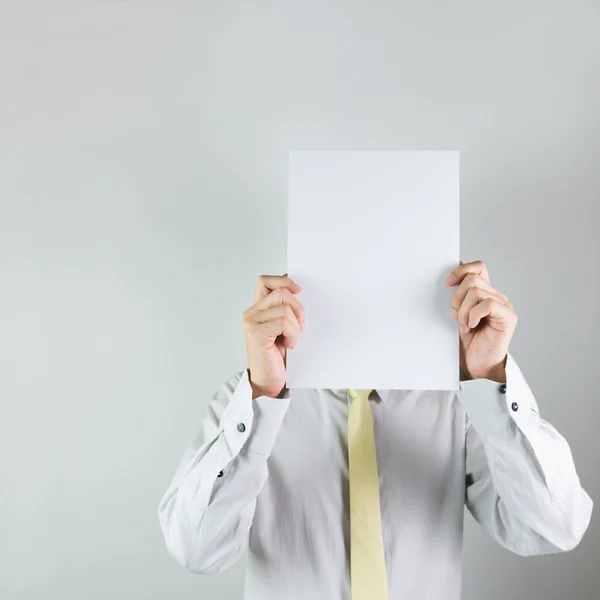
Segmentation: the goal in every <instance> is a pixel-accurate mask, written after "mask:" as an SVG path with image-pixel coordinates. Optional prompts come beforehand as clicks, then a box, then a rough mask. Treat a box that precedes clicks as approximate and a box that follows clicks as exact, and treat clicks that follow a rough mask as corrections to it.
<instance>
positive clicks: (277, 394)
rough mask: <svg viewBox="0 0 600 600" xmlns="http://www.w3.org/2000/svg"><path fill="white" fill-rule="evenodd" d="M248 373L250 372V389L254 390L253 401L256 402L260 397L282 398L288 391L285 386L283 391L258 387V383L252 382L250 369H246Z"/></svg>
mask: <svg viewBox="0 0 600 600" xmlns="http://www.w3.org/2000/svg"><path fill="white" fill-rule="evenodd" d="M246 371H248V381H249V383H250V387H251V388H252V400H256V398H258V397H260V396H268V397H269V398H281V396H282V395H283V393H284V392H285V390H286V389H287V388H286V387H285V385H284V386H283V388H282V389H281V390H274V389H272V388H268V387H265V386H261V385H258V384H257V383H255V382H254V381H252V376H251V373H250V369H249V368H248V367H247V368H246Z"/></svg>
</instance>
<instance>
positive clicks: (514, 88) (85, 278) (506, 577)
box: [0, 0, 600, 600]
mask: <svg viewBox="0 0 600 600" xmlns="http://www.w3.org/2000/svg"><path fill="white" fill-rule="evenodd" d="M599 31H600V3H598V2H597V1H587V2H586V1H582V0H576V1H573V0H569V1H568V2H567V1H565V2H558V1H552V2H548V1H542V0H536V1H527V0H525V1H523V0H520V1H519V2H514V1H513V2H495V3H489V2H465V1H459V2H441V1H440V2H431V1H428V2H424V1H422V0H421V1H418V2H417V1H414V2H411V3H403V2H399V1H398V0H394V1H393V2H392V1H389V2H383V1H379V0H378V1H373V0H370V1H368V2H367V1H366V0H363V1H361V2H356V1H353V2H350V1H348V0H346V1H344V2H342V1H341V0H340V1H337V2H335V1H332V0H326V1H324V0H319V1H316V0H310V1H308V0H302V1H297V2H284V1H281V0H280V1H279V2H269V3H268V2H263V1H256V0H255V1H253V2H198V1H196V2H191V1H190V2H183V1H170V2H163V3H160V4H159V3H153V2H141V1H128V2H125V1H117V0H113V1H104V2H100V1H95V2H92V1H90V0H85V1H84V0H78V1H77V2H75V1H73V2H67V1H66V0H54V1H53V2H44V1H42V0H38V1H37V2H32V1H25V0H3V1H2V4H1V6H0V94H1V96H0V266H1V270H0V361H1V362H0V367H1V373H0V402H1V418H0V444H1V446H0V474H1V477H2V479H1V482H0V519H1V521H0V525H1V529H0V552H1V554H0V597H2V599H3V600H4V599H6V600H36V599H44V600H46V599H47V600H75V599H77V600H79V599H80V598H86V599H87V600H97V599H102V600H105V599H107V598H127V599H128V600H154V599H161V600H167V599H171V598H178V599H179V600H184V599H188V598H189V599H193V598H207V599H212V598H224V599H228V600H229V599H231V600H233V599H236V598H240V596H241V590H242V582H243V564H240V565H238V566H236V567H235V568H234V569H233V570H232V571H230V572H229V573H227V574H224V575H206V576H196V575H191V574H187V573H186V572H185V571H184V570H183V569H182V568H181V567H179V566H178V565H177V564H176V563H175V562H174V561H173V560H171V559H170V558H169V557H168V556H167V555H166V550H165V549H164V546H163V543H162V537H161V533H160V530H159V526H158V520H157V517H156V508H157V504H158V501H159V500H160V497H161V496H162V494H163V492H164V491H165V489H166V486H167V485H168V483H169V480H170V477H171V475H172V473H173V471H174V469H175V466H176V464H177V462H178V461H179V458H180V456H181V454H182V452H183V450H184V448H185V446H186V445H187V443H188V442H189V441H190V439H191V437H192V435H193V434H194V432H195V431H196V430H197V427H198V424H199V422H200V420H201V418H202V417H203V416H204V411H205V407H206V402H207V399H208V398H209V396H210V395H211V394H212V392H213V391H214V390H215V389H216V387H217V386H218V385H219V384H220V383H221V382H222V381H223V380H224V379H226V378H227V377H229V376H230V375H231V374H232V373H233V372H234V371H237V370H239V369H242V368H244V366H245V347H244V342H243V334H242V327H241V313H242V311H243V310H244V309H245V308H247V307H248V306H249V304H250V303H251V301H252V295H253V290H254V283H255V278H256V276H257V275H258V274H260V273H282V272H284V271H285V268H286V256H285V248H286V245H285V244H286V232H285V228H286V161H287V151H288V150H289V149H362V150H368V149H384V150H387V149H408V150H418V149H452V150H453V149H459V150H461V206H462V215H461V255H462V258H463V260H474V259H478V258H483V259H485V260H486V261H487V262H488V263H489V266H490V270H491V273H492V281H493V283H494V284H495V285H496V286H497V287H498V288H500V289H501V290H503V291H504V292H506V293H507V294H508V295H509V297H510V298H511V300H512V302H513V303H514V305H515V307H516V310H517V311H518V313H519V316H520V323H519V326H518V329H517V334H516V337H515V339H514V342H513V346H512V350H513V353H514V355H515V357H516V359H517V360H518V362H519V364H520V366H521V367H522V369H523V371H524V373H525V375H526V377H527V378H528V381H529V383H530V385H531V386H532V388H533V390H534V392H535V393H536V395H537V398H538V400H539V404H540V407H541V409H542V414H543V416H544V417H545V418H546V419H547V420H549V421H550V422H551V423H553V424H554V425H555V426H556V427H557V428H558V429H559V431H561V433H563V435H564V436H565V437H566V438H567V439H568V440H569V442H570V444H571V447H572V451H573V454H574V456H575V460H576V463H577V465H578V471H579V474H580V476H581V479H582V481H583V483H584V485H585V487H586V489H587V491H588V492H589V493H590V495H591V496H592V498H593V499H594V500H596V502H598V501H599V500H600V476H599V474H598V467H597V464H598V463H597V460H596V458H594V457H595V456H597V455H598V452H599V451H600V445H599V441H598V440H599V436H598V433H597V428H598V426H597V423H598V420H599V419H600V408H599V403H598V386H599V383H598V358H599V355H600V352H599V342H598V339H599V333H600V331H599V328H598V297H599V296H600V289H599V285H598V275H597V274H598V266H597V265H598V259H599V258H600V248H599V245H600V242H599V237H598V221H599V216H600V214H599V208H598V200H599V192H600V169H599V168H598V157H599V151H600V119H599V111H598V105H599V96H600V94H599V93H600V52H599V51H600V35H598V32H599ZM398 235H399V236H401V235H402V224H401V223H399V224H398ZM390 276H391V277H393V273H391V274H390ZM598 531H599V518H598V514H597V511H596V513H595V514H594V516H593V518H592V523H591V525H590V529H589V530H588V533H587V535H586V537H585V538H584V541H583V542H582V544H581V545H580V546H579V547H578V548H577V549H576V550H575V551H573V552H572V553H569V554H565V555H562V556H551V557H542V558H532V559H522V558H519V557H516V556H512V555H510V554H509V553H508V552H506V551H505V550H502V549H501V548H500V547H496V546H495V545H494V543H493V542H492V541H491V540H490V539H488V537H487V536H486V534H485V533H484V532H483V530H480V529H479V528H478V526H476V525H475V524H474V522H473V520H472V519H471V518H469V519H467V524H466V541H465V544H466V547H465V553H464V562H465V577H464V598H465V600H479V599H482V598H485V599H486V600H511V599H521V598H522V599H528V600H529V599H531V598H543V599H552V600H554V599H555V600H564V599H565V598H569V599H573V600H579V599H581V600H583V599H593V598H597V594H598V592H597V590H598V589H599V588H600V569H599V568H598V566H599V565H598V558H597V557H598V556H599V555H600V539H599V535H598Z"/></svg>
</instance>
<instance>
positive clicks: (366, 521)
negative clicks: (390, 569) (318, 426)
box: [348, 390, 388, 600]
mask: <svg viewBox="0 0 600 600" xmlns="http://www.w3.org/2000/svg"><path fill="white" fill-rule="evenodd" d="M371 391H372V390H348V393H349V394H350V397H351V398H352V403H351V404H350V411H349V415H348V459H349V467H350V584H351V590H352V600H388V586H387V575H386V570H385V560H384V554H383V537H382V534H381V512H380V508H379V478H378V476H377V458H376V455H375V434H374V432H373V417H372V414H371V406H370V405H369V400H368V398H369V394H370V393H371Z"/></svg>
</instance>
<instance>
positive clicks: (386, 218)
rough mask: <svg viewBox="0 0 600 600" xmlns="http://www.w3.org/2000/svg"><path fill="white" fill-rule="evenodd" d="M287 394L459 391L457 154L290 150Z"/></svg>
mask: <svg viewBox="0 0 600 600" xmlns="http://www.w3.org/2000/svg"><path fill="white" fill-rule="evenodd" d="M288 186H289V187H288V248H287V265H288V268H287V272H288V275H289V276H290V277H291V278H292V279H294V280H295V281H297V282H298V283H299V284H300V285H301V286H302V292H301V293H300V294H298V299H299V300H300V301H301V302H302V304H303V305H304V307H305V310H306V329H305V331H304V332H302V334H301V335H300V339H299V342H298V344H297V346H296V348H294V349H292V350H288V353H287V386H288V387H289V388H328V389H345V388H359V389H371V388H373V389H431V390H458V389H459V385H458V381H459V345H458V344H459V342H458V324H457V322H456V321H455V320H453V319H452V317H451V310H450V308H451V306H450V297H451V294H452V292H453V290H454V288H448V287H447V286H446V285H445V284H444V282H443V278H444V276H445V275H446V274H447V273H448V272H449V271H450V270H451V269H453V268H454V267H455V266H457V265H458V264H459V153H458V152H447V151H440V152H387V151H382V152H379V151H377V152H368V151H365V152H363V151H356V152H354V151H351V152H350V151H348V152H321V151H318V152H290V155H289V181H288Z"/></svg>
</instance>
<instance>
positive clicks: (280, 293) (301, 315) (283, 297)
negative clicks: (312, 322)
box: [244, 287, 306, 331]
mask: <svg viewBox="0 0 600 600" xmlns="http://www.w3.org/2000/svg"><path fill="white" fill-rule="evenodd" d="M278 304H289V305H290V306H291V308H292V310H293V311H294V314H295V315H296V319H297V320H298V323H300V327H301V331H304V328H305V326H306V312H305V310H304V306H303V305H302V303H301V302H300V300H298V298H296V296H294V294H293V293H292V292H291V291H290V290H289V289H288V288H287V287H279V288H277V289H275V291H273V292H271V293H270V294H269V295H268V296H265V297H264V298H262V299H261V300H259V301H258V302H256V303H255V304H253V305H252V306H251V307H250V308H249V309H248V310H247V311H246V312H245V313H244V315H245V316H247V317H249V318H252V317H253V316H254V314H255V313H256V312H259V311H261V310H266V309H268V308H271V307H272V306H277V305H278Z"/></svg>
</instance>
